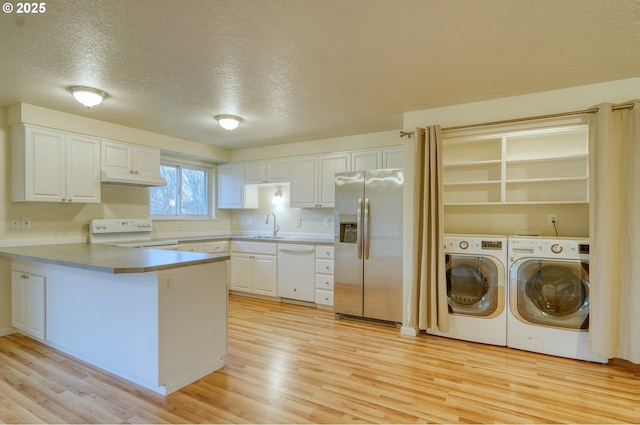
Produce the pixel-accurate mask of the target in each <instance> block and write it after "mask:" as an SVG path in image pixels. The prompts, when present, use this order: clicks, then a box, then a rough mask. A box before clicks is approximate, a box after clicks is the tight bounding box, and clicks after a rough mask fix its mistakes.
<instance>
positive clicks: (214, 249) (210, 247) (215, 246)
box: [204, 241, 229, 254]
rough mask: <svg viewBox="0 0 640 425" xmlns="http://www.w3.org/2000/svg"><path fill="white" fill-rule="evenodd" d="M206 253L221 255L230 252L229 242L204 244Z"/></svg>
mask: <svg viewBox="0 0 640 425" xmlns="http://www.w3.org/2000/svg"><path fill="white" fill-rule="evenodd" d="M204 252H209V253H214V254H216V253H219V252H224V253H226V252H229V241H220V242H206V243H205V244H204Z"/></svg>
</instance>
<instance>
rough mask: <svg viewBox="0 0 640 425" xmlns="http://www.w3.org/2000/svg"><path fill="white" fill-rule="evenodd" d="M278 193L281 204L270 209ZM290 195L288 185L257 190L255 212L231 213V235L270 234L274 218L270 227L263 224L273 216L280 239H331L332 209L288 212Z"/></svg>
mask: <svg viewBox="0 0 640 425" xmlns="http://www.w3.org/2000/svg"><path fill="white" fill-rule="evenodd" d="M277 190H281V191H282V198H283V199H282V203H281V204H280V205H273V204H272V199H273V194H274V193H275V192H276V191H277ZM289 194H290V189H289V185H288V184H280V185H268V186H260V187H259V188H258V209H235V210H231V232H232V233H247V234H265V235H268V234H271V232H273V218H270V219H269V224H265V221H266V219H267V215H268V214H269V213H274V214H275V216H276V220H277V224H278V226H280V231H279V233H278V234H279V235H283V234H284V235H287V234H304V235H314V236H322V237H331V236H332V235H333V225H334V222H333V208H290V207H289ZM298 220H299V223H298ZM298 224H299V226H298Z"/></svg>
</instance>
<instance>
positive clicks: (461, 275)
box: [427, 235, 508, 346]
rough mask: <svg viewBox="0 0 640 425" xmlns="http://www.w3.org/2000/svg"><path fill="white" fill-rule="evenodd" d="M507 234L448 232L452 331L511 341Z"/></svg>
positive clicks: (452, 335)
mask: <svg viewBox="0 0 640 425" xmlns="http://www.w3.org/2000/svg"><path fill="white" fill-rule="evenodd" d="M507 240H508V239H507V237H506V236H482V235H445V237H444V241H445V258H446V274H447V301H448V305H449V332H441V331H438V330H433V329H430V330H427V333H430V334H432V335H440V336H445V337H449V338H454V339H462V340H465V341H472V342H480V343H484V344H492V345H502V346H504V345H506V344H507V313H506V310H507V309H506V302H507V301H506V300H507V292H506V291H507V286H508V285H507V273H506V270H507Z"/></svg>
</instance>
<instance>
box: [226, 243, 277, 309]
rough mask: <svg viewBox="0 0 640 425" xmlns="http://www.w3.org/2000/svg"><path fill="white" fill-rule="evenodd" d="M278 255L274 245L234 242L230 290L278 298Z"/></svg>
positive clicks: (232, 246) (232, 244)
mask: <svg viewBox="0 0 640 425" xmlns="http://www.w3.org/2000/svg"><path fill="white" fill-rule="evenodd" d="M276 254H277V250H276V244H273V243H265V242H248V241H232V242H231V270H230V274H231V283H230V286H229V289H231V290H233V291H241V292H247V293H252V294H256V295H266V296H273V297H275V296H277V258H278V257H277V255H276Z"/></svg>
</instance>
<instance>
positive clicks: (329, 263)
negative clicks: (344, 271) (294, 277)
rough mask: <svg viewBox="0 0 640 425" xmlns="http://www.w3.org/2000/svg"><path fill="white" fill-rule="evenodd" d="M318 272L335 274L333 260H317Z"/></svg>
mask: <svg viewBox="0 0 640 425" xmlns="http://www.w3.org/2000/svg"><path fill="white" fill-rule="evenodd" d="M316 273H325V274H330V275H333V260H320V259H317V260H316Z"/></svg>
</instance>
